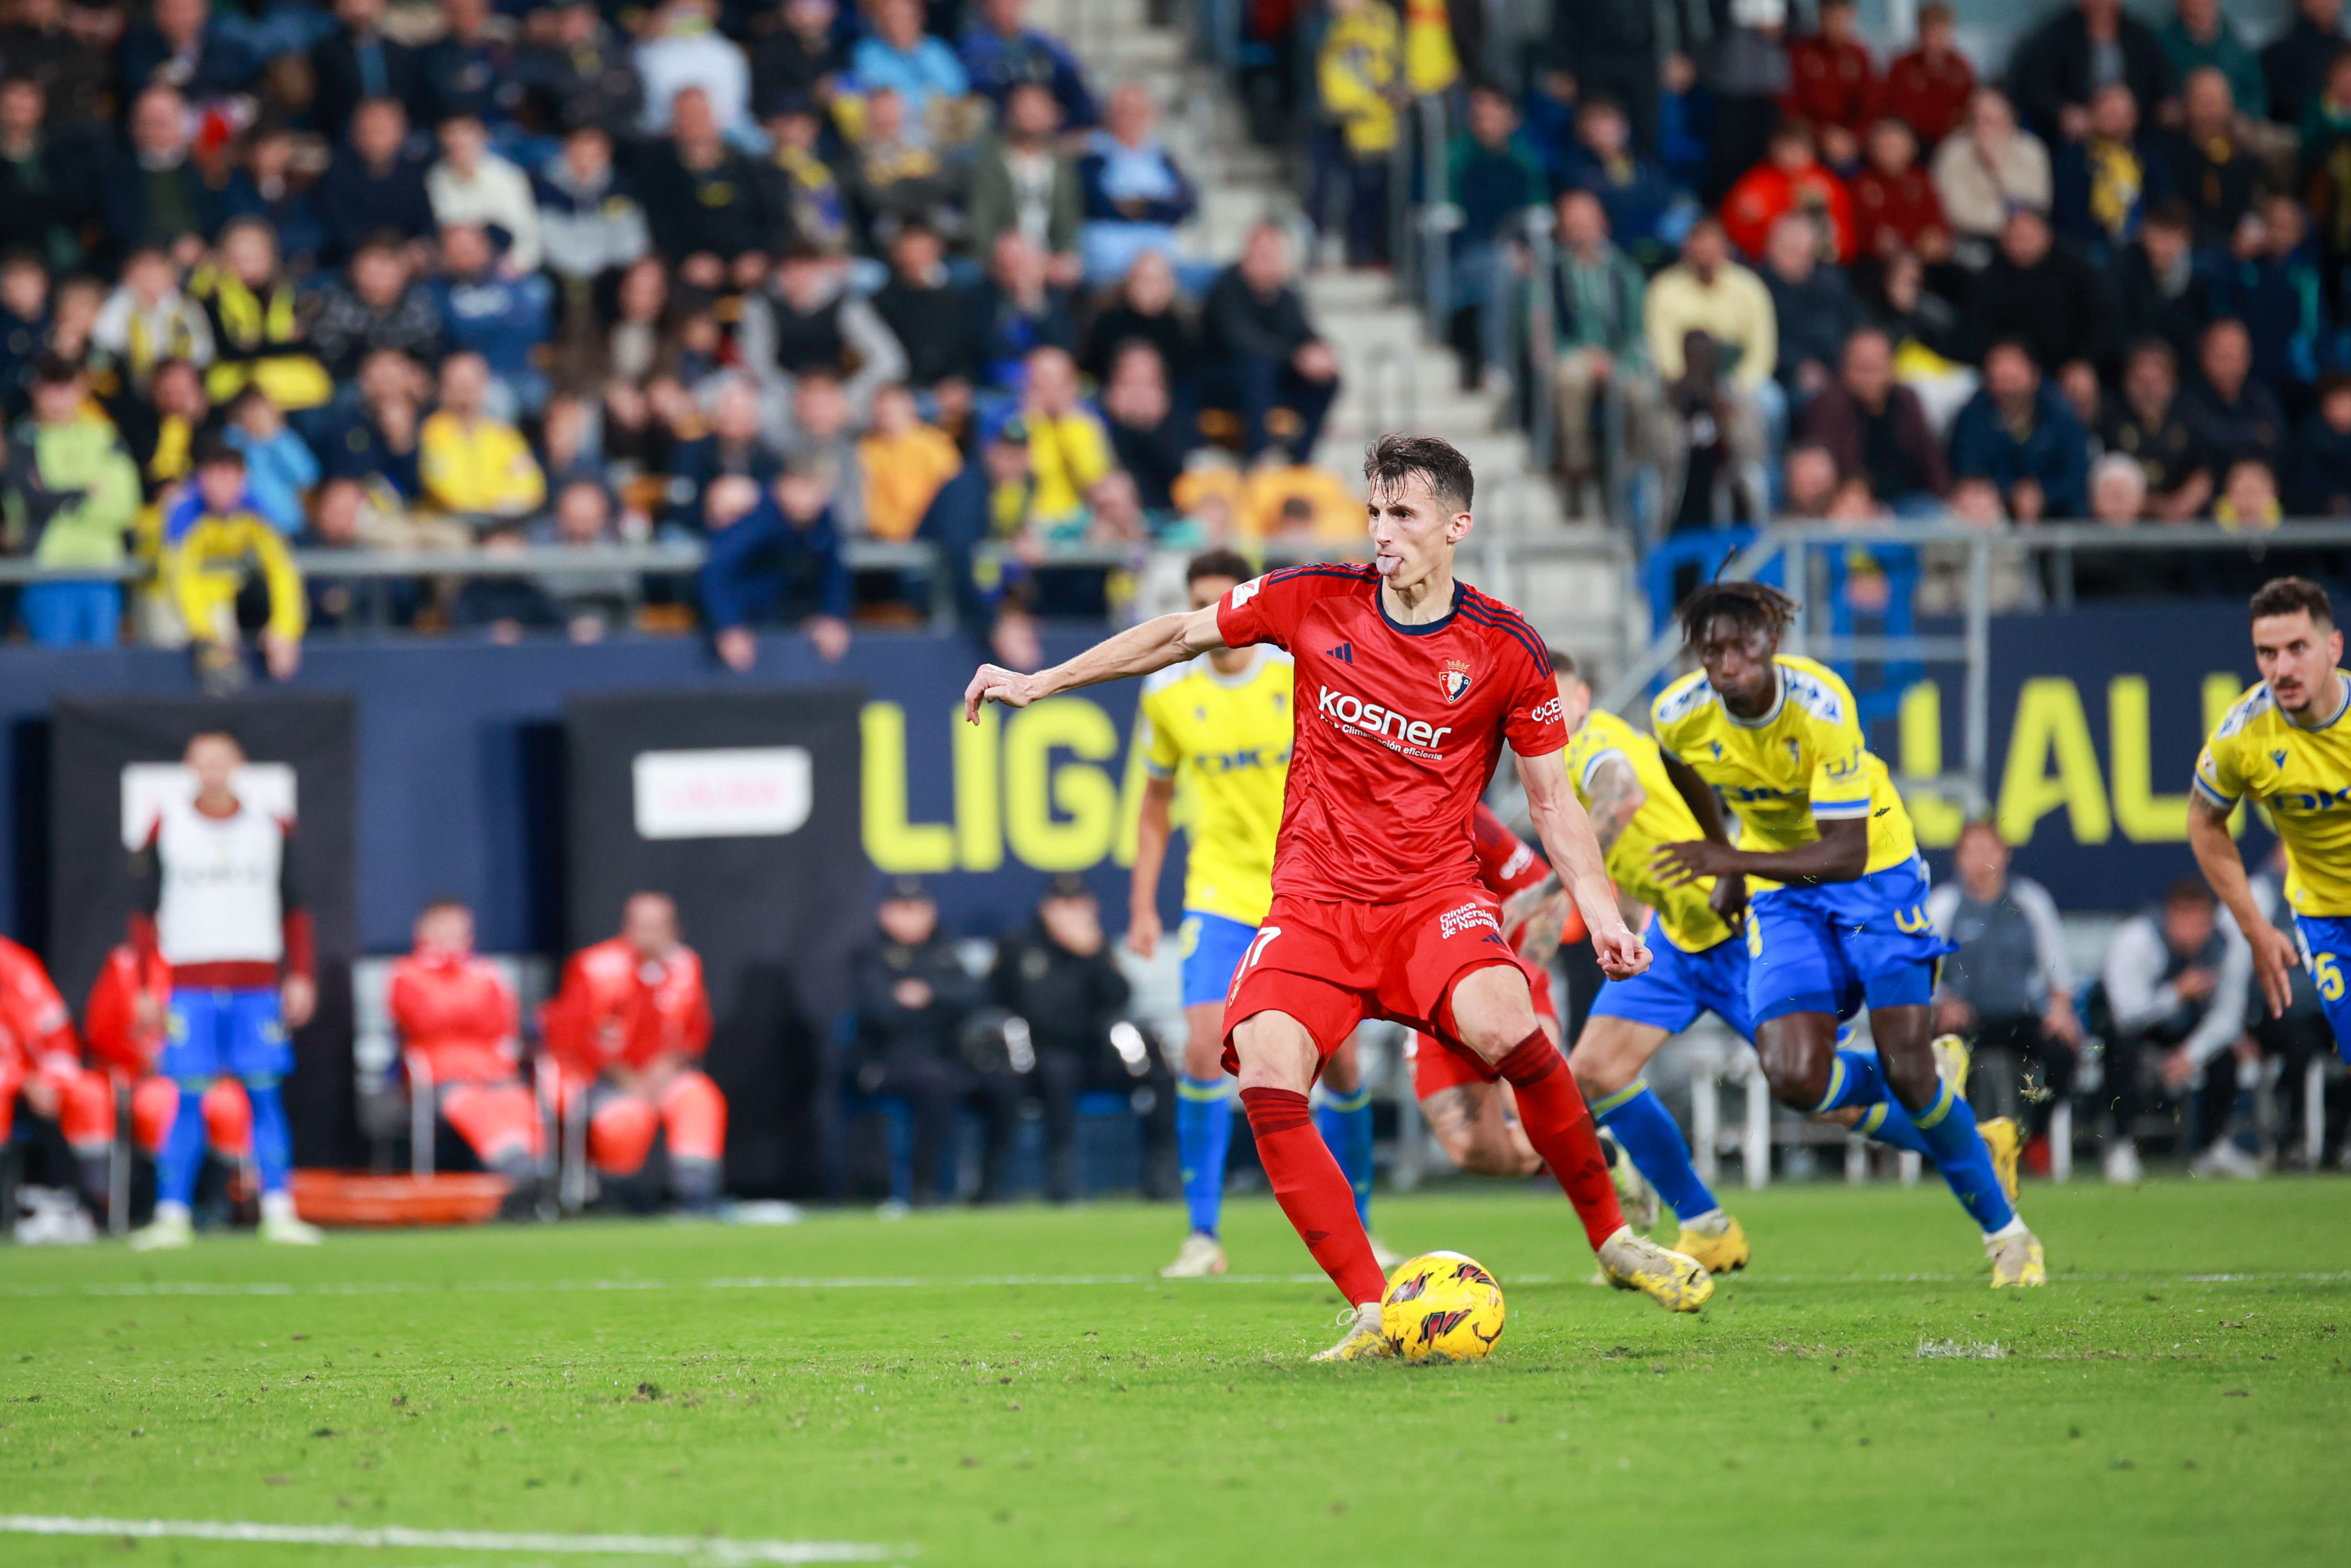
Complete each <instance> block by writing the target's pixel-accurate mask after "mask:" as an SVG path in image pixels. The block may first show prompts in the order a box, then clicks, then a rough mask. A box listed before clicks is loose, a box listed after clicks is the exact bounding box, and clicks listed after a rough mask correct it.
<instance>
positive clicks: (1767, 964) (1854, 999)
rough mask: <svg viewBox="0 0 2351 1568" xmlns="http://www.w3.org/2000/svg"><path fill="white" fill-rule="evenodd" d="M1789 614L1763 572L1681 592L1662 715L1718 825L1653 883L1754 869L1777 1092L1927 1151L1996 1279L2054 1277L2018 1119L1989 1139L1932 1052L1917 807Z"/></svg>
mask: <svg viewBox="0 0 2351 1568" xmlns="http://www.w3.org/2000/svg"><path fill="white" fill-rule="evenodd" d="M1795 608H1796V607H1795V604H1794V602H1793V601H1791V600H1790V599H1789V598H1788V596H1787V595H1786V594H1784V593H1782V592H1781V591H1779V590H1777V589H1775V588H1771V587H1767V586H1765V585H1764V584H1761V583H1756V582H1717V583H1710V584H1708V586H1706V587H1704V588H1701V589H1699V590H1698V591H1697V592H1695V593H1693V594H1692V595H1690V597H1689V599H1688V600H1687V601H1685V602H1684V603H1683V605H1682V612H1681V619H1682V635H1683V639H1684V641H1685V642H1686V643H1687V644H1688V646H1689V649H1690V651H1691V652H1692V653H1694V654H1696V655H1697V658H1698V664H1699V668H1698V670H1696V671H1694V672H1692V673H1691V674H1687V675H1685V676H1683V677H1682V678H1681V679H1680V680H1678V681H1676V682H1675V683H1674V684H1673V685H1670V686H1668V687H1667V688H1666V690H1665V693H1664V695H1661V696H1659V697H1658V698H1657V701H1656V709H1655V711H1654V712H1653V714H1652V715H1651V727H1652V729H1653V730H1654V731H1655V732H1656V737H1657V745H1658V747H1660V748H1661V749H1662V750H1663V752H1664V754H1665V764H1666V772H1667V777H1668V778H1669V779H1671V780H1672V781H1673V785H1674V788H1675V789H1676V790H1677V792H1678V793H1679V794H1680V795H1681V796H1682V798H1683V799H1684V800H1687V801H1688V802H1689V807H1690V810H1692V811H1693V812H1694V813H1695V814H1696V815H1697V817H1698V822H1699V825H1700V828H1701V831H1703V832H1704V833H1705V835H1706V836H1705V837H1704V838H1702V839H1699V840H1696V841H1690V842H1686V843H1674V844H1667V845H1665V846H1663V847H1661V848H1660V849H1659V850H1658V851H1657V852H1656V867H1657V873H1658V879H1659V881H1661V882H1662V883H1665V884H1666V885H1667V886H1674V885H1677V884H1679V883H1688V882H1694V881H1696V880H1698V878H1701V877H1709V876H1710V877H1714V878H1716V879H1717V883H1716V885H1717V887H1718V889H1721V888H1722V887H1723V886H1724V883H1726V882H1730V883H1735V882H1736V881H1737V879H1739V878H1741V877H1744V878H1746V879H1748V882H1749V884H1750V895H1749V910H1748V918H1747V950H1748V954H1749V956H1750V964H1749V967H1748V977H1747V991H1748V1000H1749V1003H1750V1009H1751V1011H1752V1014H1753V1018H1754V1023H1755V1045H1756V1050H1757V1051H1758V1052H1759V1053H1760V1054H1761V1058H1762V1061H1763V1074H1764V1077H1765V1079H1766V1081H1767V1082H1769V1083H1770V1084H1771V1093H1772V1096H1773V1097H1774V1098H1775V1099H1777V1100H1778V1101H1779V1102H1780V1103H1782V1104H1783V1105H1787V1106H1791V1107H1792V1108H1794V1109H1796V1110H1799V1111H1804V1112H1809V1113H1813V1114H1817V1115H1827V1114H1833V1113H1839V1112H1844V1113H1857V1114H1858V1119H1857V1125H1858V1126H1859V1127H1860V1129H1861V1131H1862V1132H1864V1133H1865V1134H1869V1135H1870V1136H1872V1137H1875V1138H1877V1139H1879V1140H1881V1141H1883V1142H1886V1143H1889V1144H1893V1145H1896V1146H1897V1147H1901V1148H1907V1149H1912V1150H1915V1151H1917V1153H1918V1154H1920V1155H1924V1156H1925V1157H1926V1158H1928V1159H1929V1160H1932V1161H1933V1162H1934V1163H1935V1165H1936V1166H1937V1167H1938V1169H1940V1170H1941V1171H1942V1173H1943V1179H1944V1180H1945V1181H1947V1182H1949V1184H1950V1187H1951V1191H1952V1194H1953V1195H1954V1196H1955V1197H1958V1198H1959V1205H1960V1207H1963V1208H1965V1209H1966V1210H1967V1211H1968V1213H1969V1215H1970V1217H1971V1218H1973V1219H1974V1220H1975V1221H1976V1223H1977V1225H1978V1226H1979V1227H1980V1228H1981V1229H1982V1231H1983V1239H1984V1250H1985V1253H1986V1254H1987V1255H1988V1256H1989V1257H1990V1259H1991V1283H1992V1288H1993V1289H1994V1290H2000V1289H2001V1288H2003V1287H2007V1286H2015V1285H2041V1284H2045V1283H2047V1281H2048V1270H2047V1268H2046V1266H2045V1265H2044V1263H2043V1259H2042V1249H2041V1242H2040V1239H2038V1238H2036V1237H2035V1236H2034V1235H2033V1234H2032V1231H2031V1230H2030V1229H2028V1228H2026V1227H2025V1224H2024V1221H2023V1220H2022V1218H2019V1217H2018V1215H2017V1212H2016V1209H2015V1207H2014V1204H2013V1201H2012V1200H2013V1197H2014V1193H2015V1176H2014V1171H2015V1143H2014V1139H2013V1137H2012V1135H2010V1134H2012V1131H2013V1129H2012V1128H2010V1129H2007V1130H2006V1131H2005V1132H2003V1131H2002V1130H2001V1129H2000V1128H1999V1127H1998V1126H1997V1125H1996V1124H1987V1129H1986V1131H1990V1132H1991V1133H1992V1134H1994V1136H1993V1142H1992V1144H1991V1145H1988V1144H1987V1141H1986V1137H1985V1134H1984V1132H1980V1131H1979V1130H1978V1128H1977V1126H1976V1119H1975V1115H1974V1113H1972V1112H1971V1111H1970V1110H1969V1108H1968V1103H1967V1101H1966V1100H1965V1099H1964V1098H1963V1097H1962V1095H1961V1090H1962V1089H1963V1088H1964V1084H1963V1083H1962V1082H1956V1081H1955V1080H1957V1079H1959V1076H1960V1071H1959V1068H1958V1067H1957V1065H1956V1063H1955V1064H1954V1068H1953V1071H1951V1072H1950V1073H1949V1074H1946V1073H1945V1072H1944V1071H1943V1070H1942V1069H1941V1067H1940V1066H1939V1065H1938V1061H1937V1052H1936V1050H1935V1045H1934V1041H1933V1038H1932V1037H1933V1030H1932V1026H1931V1023H1930V1021H1929V1020H1930V1014H1929V1011H1928V1002H1929V1001H1930V1000H1931V999H1932V997H1933V994H1934V984H1935V966H1936V962H1937V960H1938V959H1939V958H1940V957H1941V956H1942V955H1943V954H1944V953H1946V952H1948V951H1949V948H1948V947H1947V946H1945V945H1944V944H1943V943H1942V942H1941V941H1940V940H1939V939H1938V937H1937V936H1936V935H1935V932H1934V927H1933V925H1931V924H1930V923H1929V922H1928V918H1927V910H1926V903H1927V867H1926V864H1925V862H1922V861H1921V860H1920V859H1919V858H1918V842H1917V837H1916V835H1915V834H1913V832H1912V831H1911V828H1910V815H1909V813H1908V812H1907V810H1904V809H1903V806H1902V798H1901V796H1899V795H1898V794H1896V792H1895V789H1894V780H1893V779H1891V778H1890V777H1889V776H1888V775H1887V773H1886V764H1885V763H1883V762H1881V761H1880V760H1878V758H1876V757H1875V756H1873V755H1871V753H1870V752H1869V750H1868V749H1867V747H1865V746H1864V744H1863V742H1862V734H1861V724H1860V721H1859V719H1858V718H1857V717H1856V716H1855V710H1854V701H1853V693H1852V692H1851V691H1850V690H1848V689H1847V688H1846V686H1845V684H1844V682H1843V681H1842V680H1840V679H1838V678H1837V676H1836V674H1834V672H1832V671H1831V670H1829V669H1828V668H1827V667H1826V666H1824V665H1822V664H1815V663H1814V662H1813V661H1812V660H1810V659H1802V658H1797V657H1794V656H1793V655H1791V654H1787V653H1781V652H1780V638H1781V634H1782V632H1785V631H1786V629H1787V627H1788V624H1789V622H1790V621H1791V620H1792V619H1793V616H1794V613H1795ZM1725 806H1728V807H1729V809H1730V810H1731V811H1733V812H1734V813H1735V814H1736V815H1737V816H1738V818H1739V823H1740V834H1739V844H1738V847H1735V848H1734V847H1733V846H1732V843H1731V841H1730V836H1729V833H1728V832H1727V831H1725V830H1724V827H1723V821H1722V810H1721V809H1722V808H1723V807H1725ZM1724 902H1728V894H1727V893H1726V894H1724ZM1863 1006H1866V1007H1867V1008H1868V1009H1869V1026H1870V1033H1871V1035H1872V1036H1873V1037H1874V1038H1875V1040H1876V1045H1877V1049H1876V1054H1874V1055H1872V1054H1870V1053H1868V1052H1865V1051H1839V1050H1838V1049H1837V1040H1836V1031H1837V1019H1839V1018H1840V1017H1844V1016H1849V1015H1851V1014H1852V1013H1854V1012H1855V1011H1856V1010H1858V1009H1860V1008H1861V1007H1863ZM1995 1146H1997V1148H1998V1150H1999V1161H1998V1165H1997V1166H1995V1158H1994V1147H1995Z"/></svg>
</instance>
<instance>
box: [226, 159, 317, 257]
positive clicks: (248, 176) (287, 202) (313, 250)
mask: <svg viewBox="0 0 2351 1568" xmlns="http://www.w3.org/2000/svg"><path fill="white" fill-rule="evenodd" d="M294 149H295V137H294V129H293V127H292V126H290V125H287V124H285V123H283V122H274V123H271V124H267V125H264V126H262V127H261V128H260V129H258V130H256V131H255V132H254V133H253V139H252V141H249V142H247V143H246V150H245V166H244V167H243V168H241V169H239V170H238V171H237V172H235V174H233V175H231V176H230V178H229V183H228V189H227V190H226V191H225V192H224V193H222V196H221V220H222V222H224V223H227V222H229V221H232V220H234V219H236V218H262V219H265V220H266V221H267V223H268V225H269V226H270V228H271V229H273V230H275V231H276V233H277V254H278V255H279V256H283V257H285V259H286V269H287V271H288V272H290V273H292V274H294V275H295V276H296V277H305V276H307V275H308V274H309V273H310V272H311V271H313V270H314V269H315V268H316V267H318V265H319V256H320V254H321V253H322V252H324V251H325V250H326V248H327V225H326V224H325V222H324V221H323V220H321V219H320V218H319V209H318V206H317V205H316V204H314V203H313V202H312V201H311V200H310V193H309V192H308V190H307V189H306V188H304V187H303V186H301V185H298V184H297V183H295V182H294V179H293V175H292V168H293V162H294Z"/></svg>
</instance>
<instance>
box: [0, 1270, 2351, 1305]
mask: <svg viewBox="0 0 2351 1568" xmlns="http://www.w3.org/2000/svg"><path fill="white" fill-rule="evenodd" d="M1581 1278H1583V1276H1581V1275H1577V1276H1567V1275H1557V1274H1508V1275H1505V1276H1504V1277H1503V1283H1504V1284H1505V1285H1512V1284H1517V1285H1558V1284H1572V1283H1573V1282H1574V1281H1576V1280H1577V1279H1581ZM1978 1278H1980V1276H1978V1275H1976V1274H1971V1273H1970V1274H1962V1273H1928V1272H1917V1273H1905V1274H1758V1273H1754V1272H1751V1271H1750V1272H1748V1273H1744V1274H1741V1275H1740V1280H1741V1281H1744V1282H1746V1283H1749V1284H1761V1285H1949V1284H1963V1283H1966V1282H1968V1281H1971V1280H1975V1279H1978ZM2059 1279H2060V1280H2061V1281H2066V1282H2070V1283H2074V1284H2084V1285H2095V1284H2179V1285H2235V1284H2262V1283H2270V1284H2279V1283H2287V1284H2340V1283H2342V1282H2344V1281H2351V1270H2325V1271H2314V1270H2253V1271H2248V1272H2241V1273H2225V1274H2212V1273H2177V1272H2170V1271H2159V1272H2146V1273H2136V1272H2127V1271H2126V1272H2118V1273H2095V1274H2088V1273H2079V1274H2077V1273H2068V1274H2063V1275H2060V1276H2059ZM1327 1282H1328V1281H1326V1280H1325V1279H1324V1277H1323V1276H1322V1275H1321V1274H1227V1275H1224V1276H1223V1277H1221V1278H1220V1279H1217V1280H1213V1281H1208V1280H1203V1281H1181V1282H1178V1283H1176V1284H1175V1285H1174V1286H1173V1287H1172V1289H1173V1290H1174V1291H1201V1290H1214V1289H1215V1288H1217V1286H1219V1285H1321V1284H1325V1283H1327ZM1159 1283H1160V1281H1159V1280H1158V1278H1157V1276H1155V1275H1151V1274H975V1275H964V1276H960V1277H941V1278H936V1279H925V1278H923V1277H921V1276H918V1275H911V1274H908V1275H841V1276H837V1277H835V1276H823V1275H808V1276H799V1275H778V1276H773V1277H769V1278H748V1279H720V1280H450V1281H421V1280H379V1281H348V1282H337V1281H322V1282H319V1283H317V1284H301V1285H297V1284H287V1283H285V1282H282V1281H272V1282H267V1283H249V1284H236V1283H225V1282H213V1281H185V1282H182V1281H164V1280H157V1281H142V1282H140V1283H137V1284H123V1285H0V1300H5V1299H9V1298H18V1299H43V1298H50V1297H60V1296H72V1297H93V1296H95V1297H117V1296H231V1297H246V1296H446V1295H465V1294H481V1293H491V1294H515V1293H527V1292H530V1291H922V1290H942V1291H953V1290H973V1289H1002V1288H1008V1287H1020V1286H1027V1287H1032V1288H1040V1289H1049V1290H1051V1289H1065V1288H1069V1287H1072V1286H1081V1285H1157V1284H1159Z"/></svg>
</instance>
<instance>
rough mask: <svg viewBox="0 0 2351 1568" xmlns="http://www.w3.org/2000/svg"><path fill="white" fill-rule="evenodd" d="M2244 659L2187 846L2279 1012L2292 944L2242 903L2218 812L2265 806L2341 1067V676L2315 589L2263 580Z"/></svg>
mask: <svg viewBox="0 0 2351 1568" xmlns="http://www.w3.org/2000/svg"><path fill="white" fill-rule="evenodd" d="M2252 616H2253V663H2254V664H2256V665H2257V666H2259V667H2260V669H2261V672H2262V680H2261V684H2260V685H2257V686H2254V687H2253V688H2252V689H2251V690H2250V691H2248V692H2246V693H2245V695H2242V696H2241V697H2239V698H2238V699H2237V700H2236V701H2235V702H2234V703H2232V704H2231V705H2230V707H2229V712H2228V715H2227V716H2226V717H2224V718H2222V719H2221V721H2220V728H2218V729H2216V730H2214V731H2213V732H2212V737H2211V738H2210V739H2209V740H2207V741H2206V742H2205V743H2204V751H2203V754H2202V755H2201V756H2199V758H2197V759H2196V789H2195V793H2194V794H2193V795H2191V796H2190V797H2189V809H2188V842H2189V847H2190V848H2191V849H2193V850H2194V851H2195V852H2196V863H2197V864H2199V865H2200V866H2202V867H2203V868H2204V875H2205V878H2206V880H2207V881H2209V882H2210V883H2211V884H2212V891H2213V892H2215V893H2217V894H2220V902H2221V903H2223V904H2227V905H2228V906H2229V913H2230V914H2231V915H2235V916H2236V919H2237V929H2238V930H2240V931H2241V932H2243V933H2244V935H2245V939H2246V941H2247V942H2249V943H2250V944H2252V949H2253V973H2254V974H2255V975H2256V976H2258V977H2260V979H2261V983H2262V995H2263V996H2264V997H2266V998H2268V1000H2269V1004H2270V1014H2271V1016H2272V1017H2273V1018H2274V1017H2278V1016H2281V1015H2283V1013H2284V1011H2285V1009H2286V1002H2287V1000H2288V998H2289V995H2290V977H2288V975H2287V974H2286V971H2287V970H2288V969H2289V968H2291V967H2294V959H2295V956H2296V955H2295V953H2294V942H2292V941H2290V940H2289V939H2288V938H2287V936H2286V935H2285V933H2284V932H2283V931H2281V930H2279V929H2278V928H2277V927H2276V926H2275V925H2272V924H2271V923H2270V922H2269V920H2268V919H2267V918H2266V917H2265V916H2263V915H2262V912H2261V909H2260V907H2259V906H2258V905H2257V904H2254V902H2253V890H2252V886H2251V884H2250V883H2247V882H2246V880H2245V862H2244V861H2243V860H2242V859H2241V857H2240V856H2239V855H2238V853H2237V844H2236V841H2235V840H2234V839H2232V838H2231V837H2230V836H2229V816H2230V813H2231V812H2232V811H2234V810H2236V806H2237V802H2238V801H2239V800H2244V799H2246V798H2247V797H2249V796H2250V797H2251V798H2252V799H2253V800H2259V801H2260V802H2261V803H2262V805H2264V806H2266V807H2268V808H2269V812H2270V821H2271V823H2272V824H2273V826H2274V827H2275V828H2276V830H2277V836H2278V838H2279V840H2280V841H2282V842H2283V844H2284V845H2285V866H2286V878H2285V898H2286V903H2287V904H2289V905H2290V906H2291V907H2292V908H2293V910H2294V930H2295V933H2296V935H2297V936H2300V938H2301V946H2302V952H2301V955H2300V956H2301V957H2302V958H2303V959H2304V961H2306V962H2307V963H2308V964H2309V965H2310V978H2311V983H2312V985H2314V987H2316V988H2317V990H2318V999H2319V1002H2320V1004H2321V1005H2322V1006H2324V1007H2325V1009H2326V1021H2327V1023H2328V1025H2329V1026H2331V1027H2332V1028H2333V1029H2334V1030H2335V1050H2337V1051H2341V1052H2342V1053H2343V1059H2344V1060H2345V1061H2351V997H2346V969H2351V674H2346V673H2345V671H2344V670H2343V668H2342V664H2343V632H2342V630H2341V629H2340V628H2339V627H2337V626H2336V625H2335V608H2334V606H2333V605H2332V604H2330V603H2329V602H2328V601H2327V598H2326V591H2325V589H2323V588H2321V587H2319V586H2318V585H2317V584H2316V583H2314V582H2311V581H2308V580H2305V579H2303V578H2299V577H2280V578H2273V579H2272V580H2270V581H2268V582H2265V583H2263V584H2262V587H2261V591H2259V592H2258V593H2255V594H2254V595H2253V601H2252Z"/></svg>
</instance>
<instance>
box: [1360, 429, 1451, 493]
mask: <svg viewBox="0 0 2351 1568" xmlns="http://www.w3.org/2000/svg"><path fill="white" fill-rule="evenodd" d="M1416 474H1417V475H1418V476H1420V477H1421V478H1422V479H1424V480H1426V482H1427V485H1428V488H1429V493H1430V494H1432V495H1434V496H1435V497H1437V499H1438V500H1439V501H1441V502H1443V503H1444V504H1445V505H1446V506H1447V507H1451V508H1452V509H1453V510H1455V511H1457V512H1466V511H1468V509H1469V502H1470V500H1471V498H1472V497H1473V496H1474V495H1475V493H1476V491H1477V488H1478V480H1477V476H1475V475H1474V474H1472V473H1471V472H1470V469H1469V459H1468V458H1467V457H1464V456H1462V455H1461V452H1460V449H1459V448H1458V447H1457V446H1455V445H1454V444H1452V443H1451V442H1449V441H1447V440H1445V439H1443V438H1442V437H1439V436H1435V435H1404V434H1397V433H1395V432H1394V431H1391V432H1390V433H1389V434H1385V435H1383V436H1381V437H1380V438H1379V439H1378V440H1377V441H1374V442H1373V443H1372V444H1371V445H1370V446H1368V447H1366V448H1364V483H1365V484H1366V485H1369V486H1371V487H1372V488H1373V489H1374V490H1382V489H1386V490H1394V489H1395V488H1397V487H1398V486H1402V485H1403V484H1404V482H1405V480H1407V479H1409V478H1411V477H1412V476H1414V475H1416Z"/></svg>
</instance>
